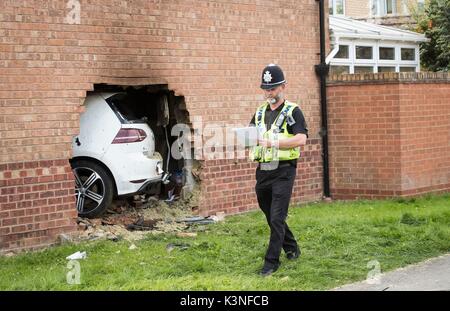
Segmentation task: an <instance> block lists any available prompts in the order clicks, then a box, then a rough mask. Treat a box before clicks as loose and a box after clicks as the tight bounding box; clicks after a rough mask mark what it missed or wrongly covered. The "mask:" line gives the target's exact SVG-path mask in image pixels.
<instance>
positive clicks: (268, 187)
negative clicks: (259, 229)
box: [250, 64, 308, 276]
mask: <svg viewBox="0 0 450 311" xmlns="http://www.w3.org/2000/svg"><path fill="white" fill-rule="evenodd" d="M261 88H262V89H263V90H264V94H265V98H266V101H265V102H264V103H263V104H262V105H260V106H259V107H258V109H257V110H256V113H255V115H254V116H253V119H252V120H251V122H250V125H253V126H256V127H257V128H258V133H259V134H260V137H259V140H258V145H257V146H255V147H253V149H252V150H251V151H250V158H251V159H253V160H255V161H257V162H259V164H258V168H257V169H256V186H255V190H256V195H257V198H258V203H259V207H260V208H261V210H262V211H263V212H264V214H265V216H266V219H267V223H268V224H269V227H270V241H269V246H268V248H267V252H266V255H265V260H264V266H263V268H262V270H261V271H260V274H261V275H262V276H268V275H270V274H272V273H273V272H275V271H276V270H277V269H278V267H279V266H280V260H279V257H280V253H281V249H283V250H284V251H285V253H286V257H287V258H288V259H296V258H298V257H299V255H300V248H299V246H298V244H297V242H296V240H295V238H294V235H293V234H292V232H291V230H290V229H289V227H288V225H287V224H286V217H287V214H288V207H289V201H290V199H291V194H292V188H293V185H294V180H295V175H296V168H297V159H298V158H299V156H300V148H299V147H300V146H301V145H304V144H305V143H306V139H307V137H308V128H307V125H306V122H305V118H304V116H303V113H302V111H301V110H300V108H299V107H298V106H297V105H296V104H295V103H292V102H289V101H287V100H285V98H284V91H285V89H286V80H285V78H284V74H283V71H282V70H281V68H280V67H279V66H277V65H274V64H270V65H268V66H266V67H265V68H264V70H263V72H262V76H261Z"/></svg>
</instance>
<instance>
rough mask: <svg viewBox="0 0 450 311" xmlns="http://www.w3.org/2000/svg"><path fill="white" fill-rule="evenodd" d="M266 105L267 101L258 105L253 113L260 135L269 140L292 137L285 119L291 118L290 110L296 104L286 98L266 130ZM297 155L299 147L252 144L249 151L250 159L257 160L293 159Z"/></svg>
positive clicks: (298, 154) (297, 156) (296, 157)
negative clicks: (288, 147)
mask: <svg viewBox="0 0 450 311" xmlns="http://www.w3.org/2000/svg"><path fill="white" fill-rule="evenodd" d="M267 106H268V104H267V103H264V104H262V105H261V106H259V107H258V109H257V110H256V115H255V123H256V127H257V128H258V131H260V132H262V133H263V135H262V137H263V138H264V139H268V140H271V141H272V142H275V141H277V140H279V139H285V138H290V137H293V136H294V135H293V134H290V133H288V130H287V124H288V123H287V119H288V118H292V111H294V108H295V107H297V105H296V104H295V103H291V102H288V101H287V100H286V101H285V102H284V107H283V109H282V110H281V112H280V113H279V114H278V116H277V118H276V119H275V121H274V122H273V123H272V124H271V126H270V128H269V130H267V128H266V125H265V124H264V116H265V113H266V110H267ZM299 157H300V147H295V148H290V149H279V148H276V147H262V146H254V147H253V148H252V150H251V152H250V159H251V160H254V161H258V162H272V161H285V160H294V159H298V158H299Z"/></svg>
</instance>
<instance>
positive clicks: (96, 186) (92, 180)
mask: <svg viewBox="0 0 450 311" xmlns="http://www.w3.org/2000/svg"><path fill="white" fill-rule="evenodd" d="M73 174H74V176H75V197H76V201H77V210H78V212H79V213H87V212H89V211H92V210H95V209H96V208H97V207H98V206H99V205H100V204H101V203H102V201H103V198H104V197H105V184H104V183H103V180H102V178H101V177H100V175H98V174H97V173H96V172H95V171H93V170H92V169H90V168H87V167H77V168H75V169H73Z"/></svg>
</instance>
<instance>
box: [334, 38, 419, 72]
mask: <svg viewBox="0 0 450 311" xmlns="http://www.w3.org/2000/svg"><path fill="white" fill-rule="evenodd" d="M419 61H420V57H419V47H418V46H417V45H416V46H415V45H408V44H407V43H393V42H392V43H385V42H376V41H373V42H370V41H367V40H366V41H358V40H356V41H355V40H342V41H341V42H340V44H339V51H338V52H337V54H336V55H335V56H334V57H333V58H332V59H331V61H330V74H342V73H349V74H353V73H368V72H370V73H372V72H373V73H377V72H415V71H419V70H420V65H419Z"/></svg>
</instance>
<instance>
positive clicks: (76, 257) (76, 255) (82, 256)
mask: <svg viewBox="0 0 450 311" xmlns="http://www.w3.org/2000/svg"><path fill="white" fill-rule="evenodd" d="M86 257H87V254H86V252H80V251H78V252H76V253H73V254H72V255H69V256H67V257H66V259H67V260H79V259H86Z"/></svg>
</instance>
